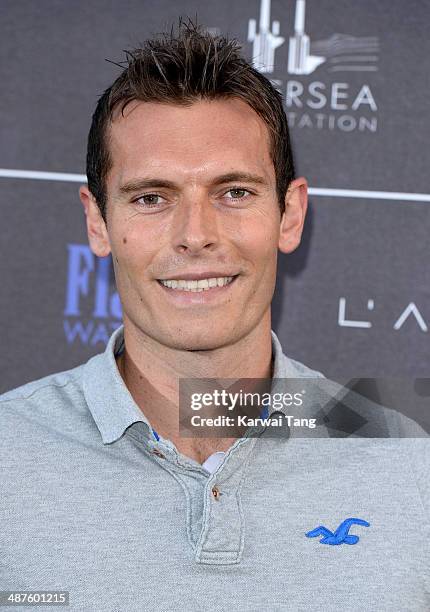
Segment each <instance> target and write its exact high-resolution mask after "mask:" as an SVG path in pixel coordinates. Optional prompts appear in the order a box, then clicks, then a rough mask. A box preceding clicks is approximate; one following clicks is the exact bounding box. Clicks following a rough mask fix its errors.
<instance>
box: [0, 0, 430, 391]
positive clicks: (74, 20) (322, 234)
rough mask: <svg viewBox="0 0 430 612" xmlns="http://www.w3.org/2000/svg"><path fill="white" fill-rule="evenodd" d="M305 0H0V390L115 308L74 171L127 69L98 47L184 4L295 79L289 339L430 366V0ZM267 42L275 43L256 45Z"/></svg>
mask: <svg viewBox="0 0 430 612" xmlns="http://www.w3.org/2000/svg"><path fill="white" fill-rule="evenodd" d="M297 4H300V0H299V2H298V3H297V2H296V0H282V1H280V0H279V1H278V0H272V2H270V1H268V0H252V1H250V0H246V1H245V0H241V1H236V2H233V3H232V2H230V1H227V0H218V1H217V2H213V3H206V2H197V1H190V0H179V2H172V1H171V0H164V1H163V0H157V1H148V0H140V1H138V0H130V1H119V0H112V1H110V2H107V1H101V0H96V1H94V0H92V1H90V2H87V1H83V0H77V1H74V2H67V1H65V0H63V1H54V0H43V1H41V2H37V3H36V2H29V1H28V0H26V1H21V2H13V1H3V2H2V20H1V25H0V29H1V36H0V45H1V58H2V60H1V84H2V94H1V102H0V104H1V107H0V129H1V141H0V142H1V160H0V168H1V171H0V197H1V219H2V224H1V235H2V250H1V253H2V258H1V263H0V272H1V306H0V308H1V315H2V354H1V366H0V368H1V369H0V371H1V379H0V392H1V391H5V390H7V389H10V388H12V387H15V386H18V385H20V384H23V383H25V382H27V381H30V380H32V379H35V378H39V377H41V376H44V375H47V374H50V373H52V372H55V371H59V370H63V369H68V368H71V367H74V366H75V365H77V364H79V363H82V362H83V361H86V360H87V359H88V358H89V357H90V356H91V355H93V354H95V353H98V352H100V351H102V350H103V348H104V342H105V341H106V338H107V337H108V335H109V334H110V333H111V331H112V329H113V328H114V327H115V326H116V325H118V323H119V320H120V319H119V318H118V317H119V314H120V312H119V308H118V300H117V296H116V295H115V287H114V285H113V280H112V278H111V277H109V267H108V266H107V265H106V263H109V262H104V261H103V260H99V261H98V262H96V261H95V258H94V257H93V256H92V254H91V253H90V252H89V249H88V247H86V245H87V239H86V232H85V223H84V215H83V209H82V206H81V204H80V202H79V198H78V187H79V178H80V177H79V176H78V175H80V174H83V173H84V171H85V153H86V138H87V133H88V128H89V124H90V117H91V114H92V112H93V110H94V107H95V104H96V101H97V97H98V96H99V95H100V94H101V93H102V92H103V91H104V89H105V88H106V87H107V86H108V85H110V83H111V82H112V81H113V79H114V78H115V77H116V76H117V74H118V70H119V69H118V68H116V67H115V66H114V65H112V64H110V63H108V62H106V61H105V58H109V59H112V60H122V59H123V54H122V50H123V49H126V48H130V47H132V46H135V45H136V44H138V42H139V41H141V40H143V39H145V38H146V37H148V36H150V35H152V34H154V33H157V32H160V31H162V30H163V29H165V28H166V27H170V25H171V24H172V23H174V22H176V21H177V17H178V15H179V14H181V15H183V16H187V15H188V16H195V15H197V17H198V19H199V21H200V22H202V23H203V24H205V26H206V27H208V28H210V29H214V30H218V31H220V32H222V33H225V34H228V35H232V36H235V37H237V38H238V39H239V40H241V41H242V42H243V44H244V51H245V54H246V56H247V57H249V58H254V61H255V63H256V65H258V66H259V68H260V69H261V70H265V71H266V72H265V74H266V76H268V77H269V78H271V79H273V81H274V83H275V84H276V86H277V87H279V88H280V90H281V91H282V92H283V93H284V95H285V100H286V111H287V112H288V116H289V118H290V126H291V133H292V138H293V143H294V150H295V154H296V160H297V169H298V173H299V174H303V175H305V176H306V177H307V178H308V180H309V184H310V186H311V197H310V200H311V207H310V211H309V216H308V219H307V223H306V230H305V235H304V239H303V243H302V245H301V246H300V248H299V249H298V250H297V251H296V252H295V253H294V254H292V255H290V256H289V257H284V256H282V257H280V260H279V274H278V276H279V279H278V287H277V292H276V295H275V299H274V303H273V328H274V329H275V331H276V332H277V333H278V335H279V337H280V339H281V341H282V343H283V346H284V350H285V352H286V353H287V354H288V355H290V356H291V357H293V358H295V359H298V360H300V361H303V362H305V363H306V364H308V365H309V366H311V367H314V368H317V369H319V370H321V371H323V372H324V373H325V374H327V375H328V376H331V377H333V378H336V377H341V376H429V346H430V333H429V328H430V282H429V281H430V271H429V265H428V261H429V255H428V253H429V246H430V241H429V238H428V234H429V229H430V223H429V222H430V195H429V192H430V189H429V186H428V178H427V166H428V146H427V141H428V138H429V136H430V130H429V123H428V111H429V103H428V92H429V84H430V83H429V80H430V77H429V75H430V70H429V68H430V66H429V59H428V58H429V57H430V39H429V37H428V23H429V18H430V5H429V3H428V2H425V1H424V0H409V1H408V2H404V1H403V0H380V1H379V2H374V1H373V0H372V1H371V0H361V1H360V2H357V1H356V0H344V1H343V2H339V1H338V0H318V1H317V0H308V1H307V3H306V7H305V9H306V11H305V24H304V28H303V29H300V27H301V25H303V24H300V23H299V24H297V23H296V26H298V29H297V27H296V32H295V14H296V10H297ZM299 9H300V7H299ZM269 11H270V15H268V12H269ZM267 16H268V17H269V19H267ZM252 20H255V23H254V22H253V21H252ZM274 21H275V22H278V23H273V22H274ZM254 26H255V27H254ZM272 35H273V36H274V38H273V36H272ZM306 36H308V37H309V38H308V39H306ZM277 37H282V38H283V39H284V40H278V41H277ZM290 38H293V39H294V40H293V42H292V43H290ZM259 41H263V43H264V42H265V43H266V45H267V44H268V47H266V49H269V53H266V54H265V55H264V54H263V55H262V54H261V53H260V54H259V55H258V57H257V54H258V51H259V48H258V44H259ZM278 43H280V44H278ZM294 44H296V45H300V44H301V45H302V47H301V48H302V59H301V61H298V60H297V61H296V63H294V61H293V60H292V59H291V57H290V56H292V51H291V49H292V47H291V45H294ZM307 44H309V46H308V49H307V51H306V45H307ZM275 45H278V46H277V47H276V48H275V49H274V55H273V58H272V59H273V66H270V62H271V58H270V48H271V47H272V48H273V47H274V46H275ZM261 48H262V46H261V45H260V51H261ZM313 58H317V59H316V60H315V59H313ZM318 58H320V59H319V60H318ZM318 61H319V65H318V66H316V65H315V64H316V63H317V62H318ZM287 93H288V95H287ZM31 171H36V172H41V173H48V174H46V175H40V174H38V175H36V177H33V178H29V177H30V176H31V175H30V174H29V173H30V172H31ZM56 173H69V174H70V176H68V177H64V176H63V177H62V176H59V175H58V174H56ZM58 179H62V180H58ZM321 190H323V191H321ZM324 190H328V191H324ZM337 190H347V191H346V192H342V191H340V192H339V191H337ZM362 191H365V192H370V193H364V194H363V193H357V192H362ZM380 192H382V193H380ZM414 194H415V195H414ZM416 194H419V195H416Z"/></svg>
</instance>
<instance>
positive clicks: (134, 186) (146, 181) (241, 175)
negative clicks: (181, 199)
mask: <svg viewBox="0 0 430 612" xmlns="http://www.w3.org/2000/svg"><path fill="white" fill-rule="evenodd" d="M236 182H245V183H254V184H255V185H267V181H266V179H264V178H263V177H262V176H259V175H258V174H250V173H248V172H229V173H227V174H222V175H221V176H217V177H216V178H215V179H214V180H213V181H212V183H211V184H212V185H214V186H218V185H223V184H225V183H236ZM160 188H164V189H177V188H178V186H177V184H176V183H174V182H173V181H167V180H166V179H161V178H156V177H154V178H142V179H131V180H130V181H127V182H126V183H124V184H123V185H121V186H120V188H119V193H120V194H124V195H126V194H129V193H135V192H136V191H141V190H142V189H160Z"/></svg>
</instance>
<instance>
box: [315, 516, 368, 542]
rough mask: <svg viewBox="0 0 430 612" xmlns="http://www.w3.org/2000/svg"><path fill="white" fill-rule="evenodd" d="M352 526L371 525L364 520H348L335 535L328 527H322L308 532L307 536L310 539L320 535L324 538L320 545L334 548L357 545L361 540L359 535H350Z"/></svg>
mask: <svg viewBox="0 0 430 612" xmlns="http://www.w3.org/2000/svg"><path fill="white" fill-rule="evenodd" d="M351 525H363V527H370V523H368V522H367V521H363V519H359V518H347V519H345V520H344V521H343V522H342V523H341V524H340V525H339V527H338V528H337V529H336V531H335V532H334V533H333V532H332V531H330V530H329V529H327V527H324V526H323V525H320V526H319V527H315V529H312V530H311V531H308V532H307V533H306V534H305V535H306V536H307V537H308V538H316V537H318V536H320V535H321V536H323V537H322V538H321V540H320V541H319V542H320V544H331V545H332V546H334V545H336V544H357V542H358V540H359V539H360V538H359V537H358V536H357V535H349V533H348V532H349V529H350V527H351Z"/></svg>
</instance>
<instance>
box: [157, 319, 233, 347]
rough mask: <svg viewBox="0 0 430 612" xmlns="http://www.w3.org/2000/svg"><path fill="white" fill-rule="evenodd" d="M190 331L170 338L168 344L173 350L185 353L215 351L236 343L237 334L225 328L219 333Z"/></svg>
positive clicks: (205, 330)
mask: <svg viewBox="0 0 430 612" xmlns="http://www.w3.org/2000/svg"><path fill="white" fill-rule="evenodd" d="M208 327H209V325H208V326H207V327H206V329H204V330H198V329H197V330H196V329H193V330H190V331H188V332H186V333H181V332H178V333H175V334H174V336H173V337H171V338H169V342H168V344H170V346H171V347H172V348H175V349H177V350H183V351H213V350H215V349H219V348H221V347H223V346H226V345H229V344H232V343H233V342H235V340H236V337H237V333H234V332H233V330H232V331H230V332H229V330H226V329H225V328H224V329H223V330H220V331H219V332H218V333H217V330H214V329H208Z"/></svg>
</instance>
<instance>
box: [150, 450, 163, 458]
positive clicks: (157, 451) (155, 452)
mask: <svg viewBox="0 0 430 612" xmlns="http://www.w3.org/2000/svg"><path fill="white" fill-rule="evenodd" d="M152 452H153V454H154V455H157V457H160V459H165V456H164V455H163V453H162V452H161V451H159V450H158V449H156V448H154V450H153V451H152Z"/></svg>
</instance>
